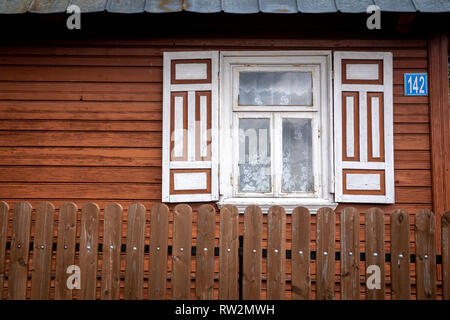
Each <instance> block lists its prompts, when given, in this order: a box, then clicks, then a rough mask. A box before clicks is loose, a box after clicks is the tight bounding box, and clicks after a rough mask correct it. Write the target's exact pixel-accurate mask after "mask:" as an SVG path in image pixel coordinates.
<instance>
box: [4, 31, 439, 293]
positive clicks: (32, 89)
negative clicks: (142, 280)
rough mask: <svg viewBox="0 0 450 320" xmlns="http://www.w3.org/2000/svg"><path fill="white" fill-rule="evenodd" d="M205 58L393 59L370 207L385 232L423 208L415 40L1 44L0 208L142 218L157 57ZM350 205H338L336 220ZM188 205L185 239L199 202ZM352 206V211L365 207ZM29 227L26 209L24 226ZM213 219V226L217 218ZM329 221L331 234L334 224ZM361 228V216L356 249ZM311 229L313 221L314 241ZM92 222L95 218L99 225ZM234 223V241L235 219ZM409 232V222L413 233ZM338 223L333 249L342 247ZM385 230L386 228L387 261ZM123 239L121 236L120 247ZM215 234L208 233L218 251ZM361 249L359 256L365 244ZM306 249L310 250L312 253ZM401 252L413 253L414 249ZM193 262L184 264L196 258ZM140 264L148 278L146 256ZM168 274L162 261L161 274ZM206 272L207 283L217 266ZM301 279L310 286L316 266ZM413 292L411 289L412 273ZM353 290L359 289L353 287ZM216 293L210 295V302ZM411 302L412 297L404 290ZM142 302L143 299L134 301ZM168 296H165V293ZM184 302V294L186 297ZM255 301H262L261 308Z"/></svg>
mask: <svg viewBox="0 0 450 320" xmlns="http://www.w3.org/2000/svg"><path fill="white" fill-rule="evenodd" d="M208 49H209V50H314V49H319V50H355V51H356V50H357V51H390V52H393V55H394V149H395V157H394V160H395V192H396V204H395V205H377V206H378V207H380V208H381V209H383V210H384V211H385V212H386V216H385V222H386V224H387V223H388V221H389V213H390V212H392V211H393V210H394V209H398V208H403V209H406V210H407V211H408V212H409V213H410V214H414V213H416V212H417V211H418V210H420V209H431V207H432V193H431V158H430V132H429V103H428V102H429V101H428V97H404V96H403V90H404V89H403V73H404V72H427V70H428V65H427V41H426V40H425V39H417V40H403V39H402V40H383V39H378V40H350V39H333V40H310V39H306V40H305V39H289V40H281V39H239V40H238V39H155V40H150V39H149V40H140V41H125V40H124V41H112V40H111V41H110V40H103V41H84V42H79V43H77V44H73V43H68V42H59V43H56V42H55V43H50V44H36V45H25V46H2V47H0V199H1V200H4V201H7V202H8V203H9V204H10V206H11V208H12V207H13V204H14V203H15V202H17V201H21V200H27V201H30V203H31V204H32V205H33V208H35V207H36V205H37V203H39V202H40V201H42V200H50V201H52V203H54V204H55V206H56V207H57V215H58V208H59V205H60V204H61V203H63V202H65V201H73V202H75V203H76V204H77V205H78V208H81V207H82V205H83V204H84V203H86V202H87V201H95V202H97V203H98V204H99V206H100V208H101V209H104V207H105V205H106V204H107V203H108V202H110V201H116V202H119V203H120V204H121V205H122V206H123V207H124V209H125V212H124V217H125V219H126V210H127V208H128V207H129V206H130V204H131V203H133V202H134V201H139V202H141V203H144V204H145V205H146V207H147V210H149V209H150V208H151V206H152V205H153V204H154V203H156V202H158V201H160V200H161V147H162V143H161V126H162V125H161V123H162V121H161V120H162V54H163V52H164V51H173V50H177V51H182V50H208ZM350 205H351V204H346V205H339V207H338V208H337V211H338V212H340V211H342V209H343V208H345V207H347V206H350ZM192 206H193V208H194V214H193V230H194V234H195V230H196V221H197V220H196V219H197V208H198V204H192ZM355 206H356V207H357V208H358V209H359V210H361V212H366V211H367V209H368V208H370V207H372V205H365V204H364V205H355ZM171 209H173V206H171ZM170 216H171V221H170V228H169V230H170V231H169V235H170V237H172V221H173V220H172V219H173V212H171V215H170ZM34 217H35V213H34V211H33V225H34ZM56 217H57V216H56ZM147 219H149V212H147ZM263 220H264V223H265V226H264V228H263V239H264V240H263V241H264V243H263V247H264V248H266V247H267V216H266V215H264V218H263ZM216 221H217V223H218V221H219V220H218V216H217V217H216ZM336 221H337V224H338V225H339V221H340V217H339V215H337V216H336ZM363 221H364V220H363V216H361V239H362V240H364V234H363V230H364V229H363V225H362V223H363ZM315 222H316V217H315V216H313V217H312V223H313V232H312V233H311V237H312V240H313V241H314V240H315V233H314V225H315ZM102 223H103V212H102V214H101V221H100V225H102ZM239 223H240V229H241V230H240V234H242V232H243V216H242V215H241V216H240V217H239ZM413 223H414V217H413V216H411V228H413ZM338 225H337V226H336V236H337V239H338V241H337V244H336V249H337V250H339V248H340V244H339V239H340V228H339V226H338ZM286 230H287V235H286V238H287V243H286V247H287V249H290V247H291V216H290V215H287V228H286ZM55 232H56V231H55ZM389 232H390V230H389V229H388V228H386V230H385V233H386V239H387V242H386V251H387V252H389V247H388V245H389V237H390V235H389ZM149 233H150V232H149V227H148V225H147V230H146V244H149ZM78 236H79V234H78ZM125 236H126V231H124V233H123V239H125ZM217 236H218V230H216V246H218V240H217ZM54 241H56V235H55V238H54ZM411 241H413V238H411ZM361 243H362V247H361V251H363V250H364V246H363V244H364V241H362V242H361ZM171 244H172V243H171V240H169V245H171ZM193 245H195V236H194V238H193ZM314 247H315V243H314V242H313V243H312V249H313V250H315V248H314ZM411 252H412V253H413V252H414V247H413V243H412V242H411ZM100 258H101V257H100ZM77 259H78V257H77ZM76 261H78V260H76ZM192 261H193V266H194V265H195V257H192ZM53 263H54V262H53ZM145 264H146V266H145V275H146V276H148V257H146V260H145ZM290 266H291V262H290V260H288V261H287V263H286V270H287V280H288V283H287V286H286V289H287V291H286V292H287V293H286V298H290V292H289V290H290V282H289V281H290V277H291V275H290ZM170 268H171V263H170V261H169V272H168V276H170V270H171V269H170ZM215 268H216V282H217V279H218V261H217V263H216V266H215ZM387 268H389V266H387ZM361 269H362V270H363V269H364V268H363V267H362V268H361ZM193 270H195V269H193ZM336 270H339V262H336ZM262 271H263V276H262V278H263V280H264V281H263V284H262V288H265V287H266V283H265V279H266V259H263V265H262ZM311 271H312V273H313V277H314V275H315V269H314V263H313V268H312V269H311ZM193 275H195V274H194V273H193ZM440 280H441V279H438V281H440ZM412 282H413V283H414V282H415V280H414V275H413V277H412ZM387 283H389V281H387ZM123 286H124V284H122V287H123ZM168 286H169V287H170V283H169V282H168ZM216 287H217V286H216ZM216 289H217V288H216ZM336 290H338V291H339V288H338V287H337V288H336ZM361 290H362V292H363V291H364V285H363V283H362V284H361ZM439 290H440V289H439ZM439 290H438V294H440V291H439ZM389 292H390V291H389V288H388V289H387V293H388V294H389ZM122 293H123V289H122ZM98 294H100V291H99V290H98ZM217 294H218V293H217V290H216V292H215V297H216V298H217ZM412 294H413V296H414V294H415V287H414V286H413V288H412ZM52 295H53V291H52ZM146 295H147V290H145V291H144V297H146ZM167 295H168V297H170V290H169V291H168V293H167ZM194 295H195V292H194V290H193V289H192V290H191V297H194ZM314 296H315V287H314V285H313V297H314ZM265 297H266V296H265V292H263V294H262V298H265Z"/></svg>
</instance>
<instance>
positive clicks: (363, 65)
mask: <svg viewBox="0 0 450 320" xmlns="http://www.w3.org/2000/svg"><path fill="white" fill-rule="evenodd" d="M334 71H335V72H334V142H335V201H336V202H355V203H394V202H395V195H394V146H393V101H392V82H393V78H392V77H393V70H392V54H391V53H385V52H335V53H334Z"/></svg>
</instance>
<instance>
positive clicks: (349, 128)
mask: <svg viewBox="0 0 450 320" xmlns="http://www.w3.org/2000/svg"><path fill="white" fill-rule="evenodd" d="M345 107H346V110H345V114H346V115H347V119H346V128H345V130H346V137H347V141H346V142H345V144H346V146H347V150H346V154H347V157H349V158H352V157H354V156H355V135H354V132H355V114H354V110H355V109H354V108H355V98H354V97H353V96H347V97H345Z"/></svg>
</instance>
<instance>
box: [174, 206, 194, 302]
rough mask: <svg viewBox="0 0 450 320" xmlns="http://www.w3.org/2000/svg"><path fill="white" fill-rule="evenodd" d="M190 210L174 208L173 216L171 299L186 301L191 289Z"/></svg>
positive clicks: (186, 207)
mask: <svg viewBox="0 0 450 320" xmlns="http://www.w3.org/2000/svg"><path fill="white" fill-rule="evenodd" d="M191 240H192V208H191V207H190V206H188V205H186V204H179V205H177V206H176V207H175V212H174V215H173V246H172V299H173V300H187V299H189V297H190V289H191V249H192V243H191V242H192V241H191Z"/></svg>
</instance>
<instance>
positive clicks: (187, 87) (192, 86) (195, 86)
mask: <svg viewBox="0 0 450 320" xmlns="http://www.w3.org/2000/svg"><path fill="white" fill-rule="evenodd" d="M211 88H213V86H212V85H211V84H209V83H188V84H172V85H170V91H172V92H176V91H209V90H212V89H211Z"/></svg>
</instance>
